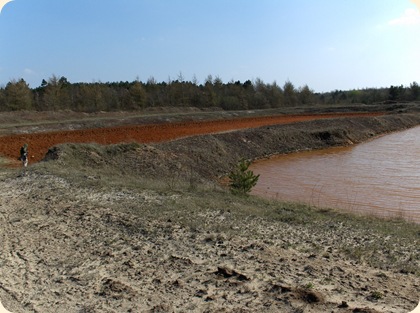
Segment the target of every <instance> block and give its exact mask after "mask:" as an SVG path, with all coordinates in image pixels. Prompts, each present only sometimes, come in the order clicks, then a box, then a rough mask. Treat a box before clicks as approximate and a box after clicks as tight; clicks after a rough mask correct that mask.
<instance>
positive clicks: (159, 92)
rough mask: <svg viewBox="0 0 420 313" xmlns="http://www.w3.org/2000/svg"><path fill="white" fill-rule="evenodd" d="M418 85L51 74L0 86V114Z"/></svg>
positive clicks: (219, 104) (252, 100)
mask: <svg viewBox="0 0 420 313" xmlns="http://www.w3.org/2000/svg"><path fill="white" fill-rule="evenodd" d="M419 100H420V86H419V85H418V84H417V83H416V82H413V83H411V84H410V86H408V87H404V86H402V85H401V86H391V87H389V88H365V89H357V90H347V91H343V90H335V91H331V92H324V93H316V92H314V91H313V90H312V89H310V88H309V87H308V86H307V85H305V86H303V87H298V88H297V87H295V85H294V84H293V83H292V82H290V81H286V82H285V83H284V84H283V86H279V85H278V84H277V83H276V82H273V83H269V84H267V83H264V82H263V81H262V80H261V79H256V80H254V81H250V80H247V81H245V82H240V81H230V82H228V83H223V81H222V80H221V79H220V78H219V77H215V78H213V77H212V76H211V75H209V76H208V77H207V78H206V80H205V82H204V83H203V84H198V83H197V81H196V80H195V79H194V80H193V81H187V80H184V79H183V77H182V76H181V77H179V78H178V79H177V80H169V81H167V82H157V81H156V80H155V79H154V78H149V79H148V80H147V82H141V81H139V80H135V81H132V82H107V83H102V82H94V83H70V82H69V81H68V80H67V78H65V77H57V76H54V75H53V76H52V77H51V78H49V79H48V80H45V79H44V80H42V83H41V85H40V86H39V87H37V88H30V87H29V85H28V84H27V83H26V81H25V80H24V79H20V80H11V81H10V82H8V83H7V84H6V86H5V87H1V88H0V111H17V110H36V111H51V110H52V111H53V110H73V111H80V112H97V111H121V110H123V111H130V110H139V109H144V108H148V107H165V106H166V107H167V106H169V107H187V106H188V107H197V108H212V107H214V108H220V109H223V110H248V109H269V108H280V107H293V106H311V105H315V104H329V105H333V104H357V103H363V104H372V103H380V102H389V101H395V102H398V101H400V102H404V101H419Z"/></svg>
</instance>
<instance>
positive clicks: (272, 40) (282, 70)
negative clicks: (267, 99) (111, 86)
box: [0, 0, 420, 92]
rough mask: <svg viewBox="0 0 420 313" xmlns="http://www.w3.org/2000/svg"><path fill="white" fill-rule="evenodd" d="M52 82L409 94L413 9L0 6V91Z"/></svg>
mask: <svg viewBox="0 0 420 313" xmlns="http://www.w3.org/2000/svg"><path fill="white" fill-rule="evenodd" d="M4 2H7V0H0V5H1V4H2V3H4ZM416 4H417V5H416ZM53 75H55V76H57V77H61V76H64V77H66V78H67V79H68V81H70V82H72V83H76V82H117V81H130V82H131V81H134V80H140V81H143V82H146V81H147V80H148V79H150V78H154V79H155V80H156V81H158V82H161V81H165V82H168V81H170V80H176V79H180V80H188V81H193V80H194V81H197V82H198V83H203V82H204V81H205V80H206V78H207V77H208V76H209V75H212V77H213V78H215V77H219V78H221V79H222V81H223V82H225V83H227V82H229V81H232V80H233V81H237V80H240V81H241V82H244V81H246V80H248V79H249V80H251V81H254V80H256V79H261V80H262V81H263V82H265V83H273V82H276V83H277V84H278V85H280V86H282V85H283V84H284V83H285V82H286V81H290V82H292V83H293V84H294V85H295V86H296V87H300V86H304V85H308V86H309V87H310V88H311V89H313V90H314V91H316V92H328V91H332V90H351V89H362V88H380V87H389V86H391V85H404V86H409V85H410V83H412V82H414V81H416V82H418V83H420V0H411V1H410V0H316V1H315V0H13V1H11V2H7V3H6V4H5V5H4V7H3V8H2V11H1V13H0V87H4V86H5V85H6V84H7V83H8V82H9V81H11V80H19V79H21V78H23V79H24V80H25V81H26V82H28V84H29V85H30V86H31V87H33V88H35V87H38V86H40V85H41V82H42V80H43V79H45V80H48V78H50V77H52V76H53Z"/></svg>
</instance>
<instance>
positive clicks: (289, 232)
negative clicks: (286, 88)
mask: <svg viewBox="0 0 420 313" xmlns="http://www.w3.org/2000/svg"><path fill="white" fill-rule="evenodd" d="M377 115H378V113H374V114H373V116H377ZM345 116H351V117H352V118H351V119H350V118H349V121H348V122H347V123H344V121H343V120H341V119H332V118H333V117H345ZM362 116H364V117H368V116H372V114H365V115H360V114H351V115H336V114H332V115H325V114H324V115H296V116H293V117H290V116H288V117H286V116H278V117H270V118H265V119H259V118H257V117H255V118H247V119H235V120H234V122H235V123H233V121H232V120H227V121H221V120H219V121H204V122H200V123H198V122H187V121H182V122H177V123H175V124H174V123H172V124H167V123H166V122H163V121H162V122H159V123H155V124H153V125H137V126H128V125H125V126H124V125H120V126H117V125H114V126H113V127H112V128H109V127H108V128H100V129H89V125H91V124H92V123H96V122H97V120H96V119H95V121H92V120H90V121H87V122H86V123H80V122H79V121H78V122H71V123H68V124H66V125H65V126H64V124H60V125H61V127H63V128H64V129H68V127H69V125H76V124H77V125H78V126H77V127H80V129H78V130H74V131H66V132H46V130H51V128H50V127H47V126H45V125H42V123H41V124H38V122H39V121H38V120H36V121H33V122H31V123H29V124H31V125H27V126H23V125H20V126H19V127H16V126H14V125H15V123H11V125H13V126H10V125H9V126H4V127H3V129H2V134H3V136H2V137H0V142H1V144H0V152H1V153H2V154H3V155H5V156H7V157H10V158H13V159H16V158H17V154H18V151H19V148H20V146H21V145H22V144H23V143H24V142H27V143H29V147H30V154H31V155H33V157H32V159H31V160H32V162H31V166H29V168H28V169H27V170H26V171H23V170H21V169H11V168H1V169H0V225H1V228H0V299H1V302H2V303H3V305H4V306H5V307H6V308H7V309H8V310H9V311H11V312H13V313H23V312H39V313H50V312H51V313H56V312H58V313H61V312H63V313H67V312H71V313H73V312H74V313H88V312H95V313H96V312H98V313H102V312H112V313H114V312H115V313H117V312H118V313H121V312H168V313H169V312H198V313H201V312H293V313H297V312H302V313H303V312H313V313H314V312H320V313H321V312H336V313H351V312H352V313H356V312H359V313H361V312H365V313H375V312H383V313H407V312H409V311H410V310H412V309H414V307H415V306H416V305H417V303H418V300H419V295H420V279H419V276H418V273H419V271H418V268H419V262H420V261H419V259H418V257H416V256H418V253H417V254H416V253H414V252H413V250H414V249H416V248H417V247H418V245H417V243H418V242H419V240H418V239H419V237H418V236H417V237H416V234H415V235H414V237H410V238H412V239H411V240H410V241H402V240H399V238H392V237H391V236H388V237H382V236H381V232H376V231H374V230H373V228H372V229H371V228H370V227H369V226H364V227H362V226H360V228H359V222H360V223H362V220H358V221H356V222H355V224H352V223H350V222H347V220H350V218H347V217H346V216H344V217H343V218H342V219H341V220H339V219H336V218H334V214H333V213H331V215H329V213H328V212H329V211H327V210H326V211H323V210H321V211H320V212H321V213H319V214H318V215H317V216H318V219H319V222H316V223H313V220H314V218H312V216H311V214H312V213H311V212H312V211H311V210H309V209H308V210H307V211H304V214H302V215H299V214H298V213H296V214H297V215H294V214H295V213H294V210H295V209H294V207H293V206H291V205H285V204H279V203H277V202H276V203H271V202H261V200H258V199H254V198H252V197H250V198H246V197H245V198H241V197H233V196H232V195H230V194H229V193H227V192H225V191H221V189H220V188H219V187H211V186H210V187H207V185H206V186H201V185H198V186H194V185H192V187H194V189H191V190H190V188H188V189H187V188H184V189H183V187H182V186H181V180H178V179H180V178H182V175H186V176H185V177H186V178H187V179H190V178H191V177H192V176H191V173H189V171H190V170H191V171H192V170H194V171H195V172H196V173H198V174H200V177H204V178H206V179H210V178H212V174H213V173H212V172H210V171H209V169H211V170H212V171H216V169H218V170H220V173H223V172H226V170H228V169H229V166H230V165H229V164H232V163H235V162H236V159H237V158H238V157H239V156H241V157H242V156H244V157H247V158H250V159H253V158H256V157H258V156H261V155H264V154H267V155H269V154H272V153H281V152H284V153H285V152H290V151H293V150H294V149H305V148H308V147H309V146H308V145H306V144H307V143H310V144H311V145H312V146H311V147H312V148H321V147H326V146H329V145H333V144H346V143H349V142H358V141H361V140H366V139H367V138H369V137H370V136H373V135H374V134H375V132H377V133H384V132H386V131H391V130H396V129H398V128H400V127H402V126H401V125H405V127H410V126H413V125H415V124H418V123H419V120H420V117H406V118H402V117H401V118H400V117H399V116H391V117H388V116H381V117H379V118H372V119H365V120H364V122H363V123H362V122H359V117H360V118H362ZM330 118H331V120H330ZM0 119H1V116H0ZM305 119H306V121H307V122H306V123H307V124H302V125H300V124H299V125H294V124H290V125H289V124H287V125H277V126H275V127H272V126H270V127H264V128H263V129H250V127H257V126H261V125H274V124H281V123H283V124H284V123H294V122H298V121H299V122H302V121H303V120H305ZM309 120H310V121H309ZM16 121H17V122H18V119H17V120H16ZM130 121H132V120H130ZM149 122H150V120H148V123H146V124H150V123H149ZM34 123H36V124H38V126H37V130H36V132H35V131H34V129H33V127H34V126H33V125H34ZM72 123H73V124H72ZM101 123H103V121H101V122H100V124H101ZM112 123H114V122H112ZM124 123H125V122H124ZM124 123H123V124H124ZM236 123H237V124H236ZM261 123H262V124H261ZM82 124H83V125H82ZM137 124H141V122H139V123H137ZM143 124H144V123H143ZM233 124H236V126H235V125H233ZM80 125H82V126H80ZM102 125H103V124H102ZM107 125H109V124H108V123H107ZM238 125H239V126H238ZM342 125H344V126H343V127H345V128H343V129H340V128H339V127H340V126H342ZM54 127H57V124H54ZM232 127H234V128H232ZM238 127H239V128H240V127H242V128H246V130H242V131H240V132H238V133H237V134H236V133H233V132H230V131H231V130H233V129H236V128H238ZM302 127H303V128H305V130H302ZM392 127H394V128H392ZM337 129H338V130H337ZM360 129H364V130H363V131H360V132H359V133H358V134H356V130H360ZM209 131H210V132H212V133H217V134H215V135H203V136H195V137H190V136H192V135H196V134H203V133H204V132H209ZM220 132H224V133H220ZM11 133H14V134H13V135H10V134H11ZM326 134H327V135H328V136H326ZM146 135H147V136H146ZM178 137H187V138H184V139H180V140H177V141H171V142H167V143H160V144H153V145H152V144H150V145H143V144H142V145H140V144H132V145H122V146H114V147H109V148H108V147H107V146H106V147H105V146H104V147H97V146H94V145H92V146H89V145H86V146H79V145H63V146H61V147H57V148H56V149H55V152H52V153H51V154H52V156H53V157H54V158H53V160H52V161H50V162H40V163H36V164H35V162H34V161H38V160H40V159H42V158H43V157H44V155H45V153H46V151H47V150H48V149H49V148H50V147H51V146H52V145H56V144H58V143H63V142H92V141H94V142H98V143H116V142H130V141H134V140H137V141H140V142H153V141H159V140H163V141H167V140H170V139H173V138H178ZM109 138H113V139H112V141H110V140H111V139H109ZM43 140H44V141H45V143H44V142H43ZM147 140H150V141H147ZM38 149H39V150H38ZM194 162H196V163H194ZM194 166H196V167H197V168H194ZM176 171H177V172H176ZM177 173H180V174H179V176H176V175H177ZM175 174H176V175H175ZM218 174H219V173H218ZM146 176H150V177H152V178H156V177H159V176H160V177H161V180H162V181H161V183H162V184H164V186H166V187H159V188H158V187H156V186H155V185H153V184H152V183H150V182H149V181H148V180H146V181H145V182H142V180H143V179H144V177H146ZM174 176H175V177H174ZM153 183H155V182H153ZM190 187H191V186H190ZM206 188H207V189H206ZM295 211H299V210H297V209H296V210H295ZM264 212H265V213H264ZM299 212H300V211H299ZM263 213H264V214H266V215H264V214H263ZM319 216H321V217H319ZM317 221H318V220H317ZM390 223H391V224H387V226H386V227H392V228H402V229H404V228H407V225H406V224H404V223H402V222H395V223H394V222H390ZM367 225H368V224H367ZM418 234H419V235H420V231H419V232H418ZM347 250H348V251H350V252H346V251H347ZM366 251H367V252H366Z"/></svg>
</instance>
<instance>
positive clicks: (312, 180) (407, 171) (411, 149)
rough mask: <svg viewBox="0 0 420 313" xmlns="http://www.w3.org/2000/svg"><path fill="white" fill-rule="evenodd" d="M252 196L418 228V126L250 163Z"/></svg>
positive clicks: (419, 136) (419, 142) (419, 189)
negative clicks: (354, 142)
mask: <svg viewBox="0 0 420 313" xmlns="http://www.w3.org/2000/svg"><path fill="white" fill-rule="evenodd" d="M251 169H252V170H253V171H254V173H256V174H260V175H261V176H260V179H259V181H258V184H257V186H255V188H254V189H253V192H252V193H253V194H258V195H262V196H267V197H272V198H278V199H282V200H287V201H299V202H304V203H308V204H311V205H316V206H323V207H335V208H341V209H343V210H350V211H353V212H358V213H364V214H374V215H378V216H381V217H400V218H404V219H406V220H409V221H414V222H416V223H420V127H416V128H412V129H409V130H406V131H402V132H397V133H393V134H390V135H386V136H382V137H380V138H377V139H374V140H372V141H369V142H365V143H362V144H359V145H355V146H351V147H344V148H342V147H341V148H331V149H326V150H320V151H310V152H301V153H295V154H290V155H285V156H277V157H274V158H271V159H269V160H262V161H258V162H256V163H254V164H253V165H252V166H251Z"/></svg>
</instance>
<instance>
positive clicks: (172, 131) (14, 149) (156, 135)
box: [0, 113, 383, 162]
mask: <svg viewBox="0 0 420 313" xmlns="http://www.w3.org/2000/svg"><path fill="white" fill-rule="evenodd" d="M378 115H383V113H340V114H338V113H334V114H313V115H278V116H269V117H251V118H238V119H231V120H213V121H201V122H179V123H167V124H149V125H137V126H136V125H133V126H119V127H111V128H96V129H83V130H73V131H62V132H42V133H31V134H20V135H7V136H1V137H0V155H1V156H5V157H8V158H11V159H14V160H17V158H18V157H19V150H20V147H21V146H22V145H23V144H24V143H27V144H28V145H29V157H30V159H29V160H30V162H38V161H40V160H42V159H43V158H44V156H45V154H46V153H47V151H48V149H49V148H50V147H52V146H54V145H57V144H60V143H70V142H71V143H93V142H95V143H99V144H115V143H122V142H141V143H152V142H162V141H169V140H173V139H177V138H182V137H186V136H193V135H202V134H209V133H217V132H223V131H231V130H237V129H245V128H256V127H260V126H265V125H275V124H290V123H296V122H302V121H309V120H316V119H326V118H337V117H359V116H360V117H361V116H378Z"/></svg>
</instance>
